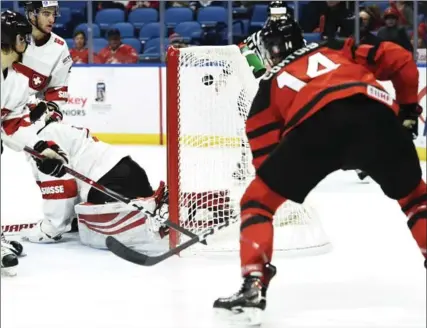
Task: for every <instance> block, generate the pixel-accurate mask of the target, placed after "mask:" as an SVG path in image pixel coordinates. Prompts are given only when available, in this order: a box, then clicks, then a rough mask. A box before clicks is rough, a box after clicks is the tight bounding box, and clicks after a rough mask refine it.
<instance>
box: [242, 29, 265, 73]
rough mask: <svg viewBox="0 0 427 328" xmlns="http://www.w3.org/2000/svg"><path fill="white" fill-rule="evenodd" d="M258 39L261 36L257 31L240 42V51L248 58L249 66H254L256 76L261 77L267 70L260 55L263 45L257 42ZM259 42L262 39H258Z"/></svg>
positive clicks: (253, 70)
mask: <svg viewBox="0 0 427 328" xmlns="http://www.w3.org/2000/svg"><path fill="white" fill-rule="evenodd" d="M258 39H259V38H257V37H256V33H253V34H252V35H250V36H248V37H247V38H246V39H245V40H244V41H243V42H242V43H240V44H239V48H240V52H241V53H242V55H243V56H244V57H245V58H246V61H247V62H248V65H249V67H251V68H252V72H253V74H254V76H255V78H259V77H261V76H262V75H264V73H265V71H266V68H265V65H264V61H263V59H262V58H261V57H260V55H259V54H260V53H261V52H260V50H259V48H260V47H261V46H262V45H261V44H257V42H256V40H258ZM259 42H260V41H258V43H259Z"/></svg>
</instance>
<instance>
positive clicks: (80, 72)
mask: <svg viewBox="0 0 427 328" xmlns="http://www.w3.org/2000/svg"><path fill="white" fill-rule="evenodd" d="M210 69H211V70H212V69H214V71H213V75H214V77H215V75H217V74H218V72H219V71H220V68H212V67H211V68H210ZM215 69H216V72H215ZM196 70H197V71H196ZM419 72H420V88H419V95H418V98H419V99H418V100H419V103H420V104H421V106H422V107H423V109H424V112H423V116H422V117H421V118H420V127H419V129H420V133H419V137H418V139H417V140H416V141H415V142H416V145H417V147H418V148H419V150H420V151H419V153H420V157H421V158H422V159H423V160H425V157H426V155H425V147H426V127H425V117H426V116H427V115H426V67H425V66H423V67H419ZM202 77H203V74H202V73H201V72H200V69H199V68H196V69H195V73H194V74H186V85H191V86H192V88H194V90H195V92H197V93H198V94H199V93H206V97H205V98H206V99H209V97H210V98H212V97H211V96H210V95H211V94H213V93H212V90H210V88H211V89H212V88H214V85H212V86H205V85H203V84H202ZM199 83H200V84H199ZM384 85H385V88H386V89H387V91H388V92H389V93H390V94H391V95H392V96H394V89H393V87H392V85H391V83H384ZM233 86H235V84H234V83H230V84H229V86H227V88H226V89H231V88H232V87H233ZM166 94H167V90H166V68H165V67H163V66H153V65H148V66H146V65H144V66H141V65H138V66H132V65H130V66H128V65H120V66H114V65H95V66H86V65H84V66H83V65H76V66H74V67H73V69H72V71H71V77H70V85H69V95H70V100H69V102H68V104H67V105H66V108H65V116H66V120H67V121H68V122H70V123H72V124H74V125H76V126H85V127H88V128H89V129H91V131H92V132H93V133H94V134H96V135H97V136H98V137H99V138H100V139H101V140H104V141H107V142H110V143H115V144H138V145H144V144H145V145H147V144H149V145H159V144H163V143H164V142H165V135H166ZM198 98H199V99H200V95H199V97H198ZM187 100H188V99H187ZM187 103H188V101H187ZM190 103H191V101H190ZM211 103H212V101H211ZM234 103H235V102H234V100H231V99H230V100H229V103H228V105H227V106H223V105H220V104H217V105H216V106H213V105H212V104H209V105H208V108H206V104H199V103H197V104H194V107H196V108H187V109H186V111H191V113H193V117H192V121H191V124H187V126H186V127H185V129H186V132H187V133H188V134H192V135H194V136H197V137H202V138H205V140H210V139H214V138H216V139H218V137H219V139H221V140H226V141H224V142H225V143H226V144H228V145H232V144H235V140H227V139H224V138H228V137H231V136H230V135H227V134H230V132H229V131H224V129H223V125H222V124H215V122H211V123H210V124H206V122H204V120H205V119H206V117H205V116H203V115H200V111H201V110H208V111H214V112H215V115H212V114H211V115H208V116H209V119H212V118H215V117H223V116H230V115H235V114H236V112H235V111H234V110H231V109H230V108H229V107H230V105H234ZM191 107H193V106H191ZM230 112H231V113H230ZM187 123H188V122H187ZM233 134H234V132H233Z"/></svg>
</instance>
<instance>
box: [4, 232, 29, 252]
mask: <svg viewBox="0 0 427 328" xmlns="http://www.w3.org/2000/svg"><path fill="white" fill-rule="evenodd" d="M1 243H2V246H4V247H7V248H9V249H10V251H11V252H12V253H14V254H15V255H16V256H25V253H24V247H23V246H22V244H21V243H20V242H19V241H16V240H7V239H6V237H5V236H4V233H2V234H1Z"/></svg>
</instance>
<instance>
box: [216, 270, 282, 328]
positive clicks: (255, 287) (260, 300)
mask: <svg viewBox="0 0 427 328" xmlns="http://www.w3.org/2000/svg"><path fill="white" fill-rule="evenodd" d="M264 274H265V275H266V276H267V277H268V278H267V279H266V280H267V281H268V282H270V280H271V279H272V278H273V277H274V276H275V275H276V267H275V266H274V265H271V264H267V265H266V266H265V269H264ZM261 277H262V273H260V272H254V273H251V274H249V275H248V276H246V277H245V278H244V281H243V285H242V287H241V288H240V290H239V291H238V292H237V293H235V294H233V295H232V296H230V297H226V298H219V299H217V300H216V301H215V302H214V305H213V307H214V309H215V312H216V316H217V317H218V318H219V319H226V320H228V321H230V322H236V323H242V324H247V325H259V324H261V321H262V314H263V312H264V310H265V308H266V306H267V299H266V296H267V287H268V283H267V284H264V283H262V280H261Z"/></svg>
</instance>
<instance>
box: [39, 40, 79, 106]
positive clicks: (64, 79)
mask: <svg viewBox="0 0 427 328" xmlns="http://www.w3.org/2000/svg"><path fill="white" fill-rule="evenodd" d="M62 47H63V48H62V52H61V55H60V56H59V59H58V61H57V63H56V65H55V68H54V69H53V71H52V75H51V79H50V81H49V84H48V87H47V89H46V90H45V92H44V99H45V100H46V101H52V102H55V103H56V104H57V105H58V106H59V108H61V107H62V106H63V105H65V104H66V103H67V100H68V79H69V75H70V71H71V65H72V64H73V60H72V58H71V55H70V52H69V51H68V47H67V45H66V44H64V45H63V46H62Z"/></svg>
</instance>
